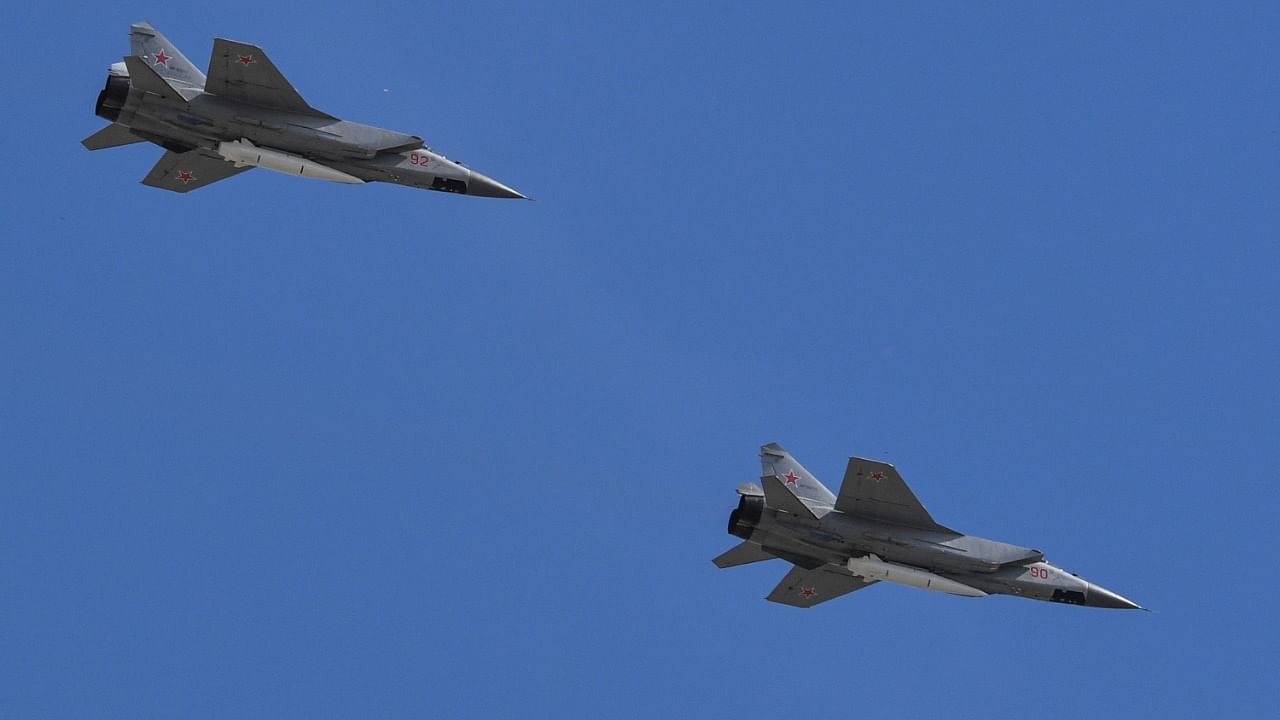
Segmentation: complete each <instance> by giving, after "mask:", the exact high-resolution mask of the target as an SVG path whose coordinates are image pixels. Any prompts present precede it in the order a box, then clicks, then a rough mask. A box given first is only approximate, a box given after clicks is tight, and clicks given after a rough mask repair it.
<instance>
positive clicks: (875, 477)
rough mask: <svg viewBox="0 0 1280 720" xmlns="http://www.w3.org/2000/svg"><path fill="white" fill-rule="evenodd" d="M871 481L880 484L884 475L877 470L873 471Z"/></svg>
mask: <svg viewBox="0 0 1280 720" xmlns="http://www.w3.org/2000/svg"><path fill="white" fill-rule="evenodd" d="M871 479H872V480H875V481H876V482H880V481H881V480H883V479H884V473H882V472H880V471H879V470H877V471H875V472H873V473H871Z"/></svg>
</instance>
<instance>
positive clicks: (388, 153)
mask: <svg viewBox="0 0 1280 720" xmlns="http://www.w3.org/2000/svg"><path fill="white" fill-rule="evenodd" d="M129 41H130V44H131V47H132V54H131V55H129V56H128V57H126V58H125V59H124V61H123V62H118V63H115V64H113V65H112V66H111V69H110V71H109V72H108V74H107V84H106V87H104V88H103V89H102V92H100V93H98V103H97V106H96V108H95V112H96V114H97V115H98V116H99V117H102V118H104V119H106V120H109V121H111V124H110V125H108V126H107V127H105V128H103V129H102V130H99V131H98V132H96V133H94V134H93V135H90V136H89V137H87V138H85V139H84V141H83V144H84V146H85V147H86V148H88V149H90V150H102V149H104V148H110V147H119V146H121V145H130V144H133V143H138V142H143V141H150V142H152V143H155V144H156V145H159V146H161V147H163V148H164V149H165V150H166V152H165V154H164V157H162V158H160V162H158V163H156V165H155V167H154V168H152V169H151V172H150V173H149V174H148V175H147V177H146V178H144V179H143V181H142V182H143V184H144V185H150V186H152V187H157V188H160V189H162V190H172V191H173V192H180V193H187V192H191V191H192V190H198V189H199V188H202V187H205V186H208V185H211V184H213V183H215V182H217V181H219V180H222V179H224V178H229V177H231V176H233V175H238V174H240V173H242V172H244V171H246V170H250V169H252V168H255V167H261V168H266V169H268V170H275V171H276V172H281V173H284V174H286V175H296V176H299V177H307V178H317V179H320V180H329V181H332V182H339V183H350V184H359V183H366V182H389V183H396V184H399V185H408V186H409V187H414V188H422V189H425V190H440V191H443V192H451V193H462V194H466V195H480V196H483V197H496V198H523V197H524V195H521V194H520V193H518V192H516V191H515V190H512V189H511V188H509V187H507V186H506V185H503V184H502V183H500V182H498V181H497V180H494V179H492V178H490V177H486V176H485V175H481V174H480V173H478V172H476V171H474V170H470V169H468V168H466V167H463V166H462V165H461V164H460V163H457V162H454V161H452V160H449V159H448V158H446V157H445V156H444V155H441V154H440V153H439V152H437V151H435V150H432V149H431V148H429V147H426V146H425V145H423V144H422V138H420V137H417V136H415V135H405V134H404V133H398V132H392V131H390V130H382V129H380V128H376V127H370V126H369V125H360V124H358V123H353V122H347V121H346V120H339V119H338V118H336V117H334V116H332V115H329V114H327V113H323V112H321V111H319V110H316V109H315V108H313V107H311V106H310V105H308V104H307V102H306V101H305V100H303V99H302V96H301V95H299V94H298V91H297V90H294V89H293V86H292V85H290V84H289V81H288V80H286V79H285V77H284V75H283V74H281V73H280V71H279V70H277V69H276V66H275V64H274V63H272V62H271V59H270V58H268V57H267V54H266V53H265V52H263V51H262V48H259V47H257V46H254V45H249V44H246V43H241V42H235V41H233V40H223V39H222V38H218V39H215V40H214V41H213V55H212V57H211V58H210V59H209V75H208V76H207V77H206V76H205V75H204V73H202V72H200V70H199V69H197V68H196V66H195V65H192V64H191V62H190V61H189V60H187V58H186V56H185V55H183V54H182V52H181V51H180V50H178V48H177V47H176V46H175V45H174V44H173V43H172V42H169V40H168V38H166V37H165V36H164V35H161V34H160V33H159V32H158V31H157V30H156V29H155V28H153V27H151V25H149V24H147V23H145V22H142V23H137V24H135V25H133V27H132V29H131V30H130V33H129Z"/></svg>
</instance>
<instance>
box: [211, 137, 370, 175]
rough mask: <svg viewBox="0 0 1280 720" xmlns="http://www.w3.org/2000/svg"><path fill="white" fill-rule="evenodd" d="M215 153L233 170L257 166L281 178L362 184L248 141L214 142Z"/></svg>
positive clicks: (323, 167) (339, 171)
mask: <svg viewBox="0 0 1280 720" xmlns="http://www.w3.org/2000/svg"><path fill="white" fill-rule="evenodd" d="M218 154H219V155H221V156H222V157H223V159H225V160H228V161H230V162H232V163H235V166H236V167H260V168H266V169H267V170H275V171H276V172H278V173H284V174H285V175H296V176H298V177H306V178H315V179H316V180H328V181H330V182H337V183H347V184H348V185H360V184H363V183H364V181H363V180H361V179H360V178H358V177H356V176H354V175H348V174H347V173H344V172H342V171H341V170H335V169H333V168H331V167H329V166H328V165H321V164H320V163H318V162H316V161H314V160H308V159H306V158H304V157H302V156H301V155H294V154H293V153H287V152H283V151H280V150H272V149H271V148H262V147H258V146H256V145H254V144H253V143H251V142H249V141H248V140H232V141H231V142H225V141H224V142H220V143H218Z"/></svg>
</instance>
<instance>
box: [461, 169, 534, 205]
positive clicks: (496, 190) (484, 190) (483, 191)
mask: <svg viewBox="0 0 1280 720" xmlns="http://www.w3.org/2000/svg"><path fill="white" fill-rule="evenodd" d="M467 194H468V195H479V196H480V197H492V198H520V199H524V195H521V194H520V193H518V192H516V191H515V190H512V189H511V188H509V187H507V186H506V185H503V184H502V183H500V182H498V181H497V180H494V179H493V178H491V177H488V176H487V175H482V174H480V173H478V172H476V171H475V170H472V171H471V179H470V180H468V181H467Z"/></svg>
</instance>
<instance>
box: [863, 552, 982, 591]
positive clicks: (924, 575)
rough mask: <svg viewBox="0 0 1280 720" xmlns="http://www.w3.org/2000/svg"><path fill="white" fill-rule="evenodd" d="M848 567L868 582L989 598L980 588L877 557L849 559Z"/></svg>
mask: <svg viewBox="0 0 1280 720" xmlns="http://www.w3.org/2000/svg"><path fill="white" fill-rule="evenodd" d="M847 567H848V568H849V573H850V574H851V575H854V576H855V577H860V578H862V579H863V580H866V581H872V580H886V581H888V582H892V583H898V584H899V585H906V586H908V587H913V588H920V589H921V590H929V591H930V592H944V593H949V594H951V595H963V596H965V597H986V596H987V593H984V592H982V591H981V590H979V589H978V588H975V587H971V586H969V585H965V584H964V583H960V582H956V581H955V580H948V579H947V578H944V577H942V576H941V575H934V574H933V573H931V572H929V571H928V570H921V569H920V568H914V567H911V566H910V565H900V564H898V563H891V562H885V561H884V560H881V559H880V558H878V557H876V556H875V555H866V556H865V557H856V558H849V562H848V565H847Z"/></svg>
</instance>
